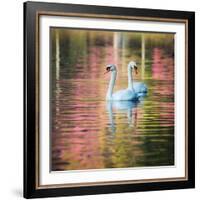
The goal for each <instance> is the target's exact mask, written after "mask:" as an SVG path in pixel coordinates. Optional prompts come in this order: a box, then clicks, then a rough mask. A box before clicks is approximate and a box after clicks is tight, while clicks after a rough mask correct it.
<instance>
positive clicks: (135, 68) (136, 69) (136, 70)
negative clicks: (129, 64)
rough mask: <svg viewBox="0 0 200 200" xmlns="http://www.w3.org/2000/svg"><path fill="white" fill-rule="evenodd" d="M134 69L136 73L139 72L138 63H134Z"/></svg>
mask: <svg viewBox="0 0 200 200" xmlns="http://www.w3.org/2000/svg"><path fill="white" fill-rule="evenodd" d="M134 70H135V73H136V74H138V68H137V66H136V65H134Z"/></svg>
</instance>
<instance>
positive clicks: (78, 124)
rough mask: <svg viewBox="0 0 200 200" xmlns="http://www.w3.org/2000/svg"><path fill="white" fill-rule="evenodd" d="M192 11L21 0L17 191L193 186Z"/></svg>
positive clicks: (33, 194) (31, 194)
mask: <svg viewBox="0 0 200 200" xmlns="http://www.w3.org/2000/svg"><path fill="white" fill-rule="evenodd" d="M194 23H195V14H194V12H186V11H169V10H152V9H137V8H121V7H104V6H91V5H73V4H56V3H42V2H26V3H24V197H25V198H37V197H56V196H68V195H89V194H101V193H119V192H134V191H150V190H164V189H183V188H193V187H194V185H195V152H194V149H195V146H194V145H195V136H194V135H195V102H194V101H195V98H194V95H195V92H194V91H195V85H194V83H195V80H194V79H195V76H194V72H195V66H194V65H195V58H194V55H195V51H194V49H195V35H194Z"/></svg>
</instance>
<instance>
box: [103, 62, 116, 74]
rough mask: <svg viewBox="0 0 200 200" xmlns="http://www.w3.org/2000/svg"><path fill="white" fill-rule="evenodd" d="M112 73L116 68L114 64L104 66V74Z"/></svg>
mask: <svg viewBox="0 0 200 200" xmlns="http://www.w3.org/2000/svg"><path fill="white" fill-rule="evenodd" d="M113 71H117V68H116V66H115V65H114V64H109V65H107V66H106V72H105V73H108V72H113Z"/></svg>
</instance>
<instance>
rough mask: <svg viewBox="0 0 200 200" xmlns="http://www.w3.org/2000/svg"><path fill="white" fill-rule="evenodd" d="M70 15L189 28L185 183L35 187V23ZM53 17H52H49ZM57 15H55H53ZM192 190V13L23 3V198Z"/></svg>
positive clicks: (193, 109) (193, 57)
mask: <svg viewBox="0 0 200 200" xmlns="http://www.w3.org/2000/svg"><path fill="white" fill-rule="evenodd" d="M44 13H45V15H54V14H55V13H62V14H63V13H73V14H74V15H79V14H80V13H81V14H83V15H91V16H92V15H96V16H101V15H105V16H107V17H110V18H112V17H113V16H115V17H116V16H117V17H119V18H121V17H125V18H126V17H136V18H140V17H143V18H146V20H158V21H162V20H165V19H166V20H167V19H174V20H185V21H186V23H187V26H188V32H187V33H188V40H187V44H186V45H187V47H188V49H187V55H186V56H187V58H186V60H187V63H188V68H189V70H188V71H187V73H188V80H187V83H186V84H187V86H186V87H187V88H188V92H187V97H186V98H187V99H188V101H187V106H188V115H187V117H186V121H187V123H188V126H187V131H188V138H187V139H188V143H187V144H188V145H187V151H188V152H187V153H188V158H187V166H188V169H187V173H188V176H187V180H177V181H174V180H166V181H162V182H146V183H140V182H138V183H127V184H110V185H106V184H105V185H103V184H102V185H91V186H80V187H59V186H58V187H48V188H45V187H44V188H38V187H37V173H38V171H37V166H38V159H37V158H36V155H37V154H38V151H39V150H38V148H39V147H38V145H37V140H38V138H37V134H36V133H37V132H38V126H39V122H38V120H37V115H38V112H39V108H38V106H37V105H36V101H37V99H38V98H39V97H38V91H37V87H38V84H39V83H38V80H37V73H38V72H37V69H36V65H37V64H38V57H37V31H38V30H37V23H38V17H39V16H40V15H42V14H44ZM52 13H54V14H52ZM55 15H56V14H55ZM161 19H162V20H161ZM194 187H195V13H194V12H186V11H170V10H153V9H137V8H121V7H105V6H91V5H78V4H76V5H75V4H61V3H43V2H25V3H24V197H25V198H38V197H57V196H70V195H92V194H102V193H104V194H107V193H121V192H136V191H150V190H169V189H183V188H194Z"/></svg>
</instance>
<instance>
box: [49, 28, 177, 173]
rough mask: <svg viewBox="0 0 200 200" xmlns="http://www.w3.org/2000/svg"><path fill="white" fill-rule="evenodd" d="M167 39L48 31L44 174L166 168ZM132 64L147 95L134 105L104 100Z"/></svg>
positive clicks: (169, 123) (170, 154) (170, 149)
mask: <svg viewBox="0 0 200 200" xmlns="http://www.w3.org/2000/svg"><path fill="white" fill-rule="evenodd" d="M173 54H174V52H173V35H171V34H153V33H151V34H149V33H146V34H144V33H114V32H106V31H102V32H101V31H83V30H82V31H81V30H67V29H60V30H58V29H52V30H51V66H50V67H51V99H50V107H51V122H50V123H51V169H52V170H82V169H102V168H127V167H149V166H166V165H173V164H174V63H173V60H174V58H173ZM131 60H135V61H136V62H137V63H138V71H139V74H138V75H137V76H135V75H134V74H133V77H134V79H135V80H137V81H142V82H144V83H145V84H146V85H147V87H148V94H147V96H146V97H144V98H143V99H140V101H139V102H137V103H136V102H110V103H109V102H106V100H105V96H106V92H107V88H108V83H109V80H110V74H109V73H108V74H106V75H104V72H105V68H106V65H107V64H110V63H114V64H116V65H117V70H118V74H117V80H116V83H115V88H114V91H117V90H120V89H125V88H127V84H128V83H127V64H128V62H129V61H131Z"/></svg>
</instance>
